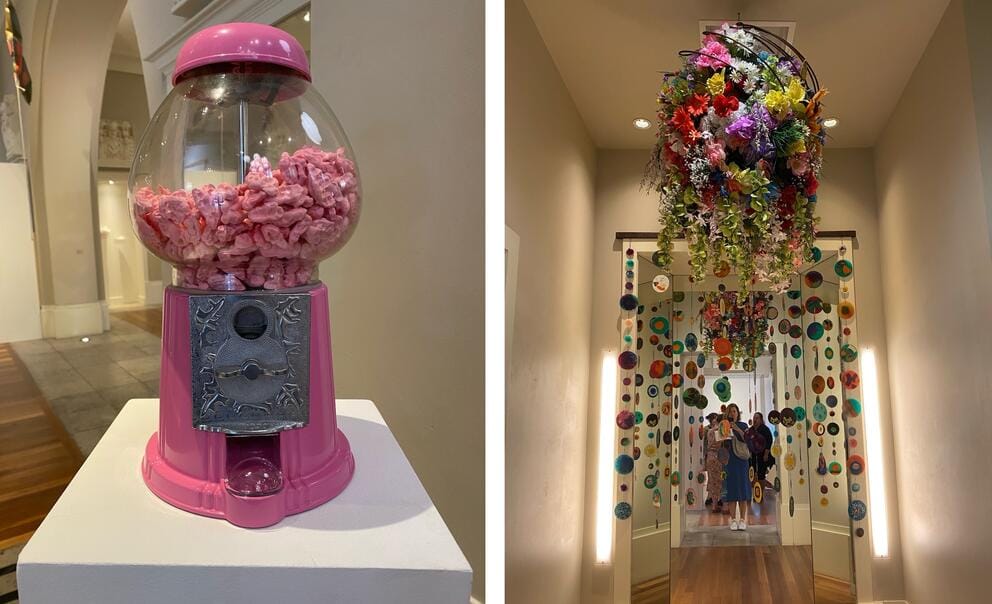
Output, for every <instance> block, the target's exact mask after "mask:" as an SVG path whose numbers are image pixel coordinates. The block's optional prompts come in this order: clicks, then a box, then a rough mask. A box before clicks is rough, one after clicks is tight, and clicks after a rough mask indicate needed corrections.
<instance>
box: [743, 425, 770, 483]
mask: <svg viewBox="0 0 992 604" xmlns="http://www.w3.org/2000/svg"><path fill="white" fill-rule="evenodd" d="M747 443H748V446H749V447H750V448H751V467H752V468H754V479H755V480H756V481H757V482H759V483H761V486H762V487H764V488H766V489H770V488H772V485H771V483H770V482H768V480H767V478H766V476H768V468H770V467H771V466H772V465H773V464H774V463H775V458H774V457H772V452H771V447H772V431H771V429H769V428H768V425H767V424H765V416H764V415H762V413H761V412H760V411H758V412H756V413H755V414H754V418H753V419H752V420H751V427H750V428H749V429H748V431H747Z"/></svg>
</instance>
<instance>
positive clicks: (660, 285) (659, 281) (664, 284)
mask: <svg viewBox="0 0 992 604" xmlns="http://www.w3.org/2000/svg"><path fill="white" fill-rule="evenodd" d="M670 284H671V281H670V280H669V279H668V275H655V277H654V279H652V280H651V287H652V288H653V289H654V291H656V292H658V293H659V294H661V293H664V292H666V291H668V286H669V285H670Z"/></svg>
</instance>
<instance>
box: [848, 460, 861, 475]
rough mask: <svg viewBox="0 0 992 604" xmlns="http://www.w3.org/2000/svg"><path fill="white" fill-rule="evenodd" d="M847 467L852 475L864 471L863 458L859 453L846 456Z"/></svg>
mask: <svg viewBox="0 0 992 604" xmlns="http://www.w3.org/2000/svg"><path fill="white" fill-rule="evenodd" d="M847 469H848V470H849V471H850V472H851V474H852V475H853V476H859V475H860V474H861V473H862V472H864V471H865V458H864V457H861V456H860V455H852V456H850V457H848V458H847Z"/></svg>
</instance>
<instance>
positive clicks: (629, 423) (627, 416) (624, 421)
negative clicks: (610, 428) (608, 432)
mask: <svg viewBox="0 0 992 604" xmlns="http://www.w3.org/2000/svg"><path fill="white" fill-rule="evenodd" d="M617 427H618V428H620V429H621V430H630V429H631V428H633V427H634V413H633V412H632V411H628V410H627V409H624V410H623V411H621V412H620V413H617Z"/></svg>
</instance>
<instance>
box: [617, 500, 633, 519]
mask: <svg viewBox="0 0 992 604" xmlns="http://www.w3.org/2000/svg"><path fill="white" fill-rule="evenodd" d="M632 511H633V510H632V509H631V507H630V504H629V503H627V502H626V501H621V502H620V503H618V504H617V505H616V507H615V508H613V515H614V516H616V517H617V519H619V520H626V519H628V518H630V513H631V512H632Z"/></svg>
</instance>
